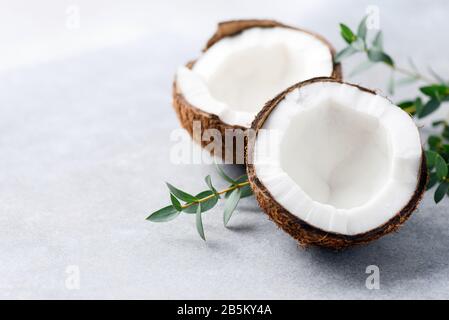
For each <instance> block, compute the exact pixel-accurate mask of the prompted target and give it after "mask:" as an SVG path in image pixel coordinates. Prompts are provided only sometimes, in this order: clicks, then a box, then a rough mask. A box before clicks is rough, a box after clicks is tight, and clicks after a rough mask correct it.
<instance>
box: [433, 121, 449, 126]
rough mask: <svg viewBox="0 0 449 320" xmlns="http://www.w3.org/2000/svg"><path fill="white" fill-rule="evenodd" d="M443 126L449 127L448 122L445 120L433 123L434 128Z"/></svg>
mask: <svg viewBox="0 0 449 320" xmlns="http://www.w3.org/2000/svg"><path fill="white" fill-rule="evenodd" d="M441 125H444V126H447V122H446V121H445V120H437V121H434V122H432V127H438V126H441Z"/></svg>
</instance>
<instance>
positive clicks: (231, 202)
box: [223, 188, 241, 226]
mask: <svg viewBox="0 0 449 320" xmlns="http://www.w3.org/2000/svg"><path fill="white" fill-rule="evenodd" d="M240 197H241V192H240V189H238V188H237V189H234V191H232V193H231V195H230V196H229V198H228V199H227V200H226V204H225V209H224V214H223V223H224V225H225V226H227V224H228V222H229V219H231V216H232V213H233V212H234V210H235V208H236V207H237V204H238V203H239V200H240Z"/></svg>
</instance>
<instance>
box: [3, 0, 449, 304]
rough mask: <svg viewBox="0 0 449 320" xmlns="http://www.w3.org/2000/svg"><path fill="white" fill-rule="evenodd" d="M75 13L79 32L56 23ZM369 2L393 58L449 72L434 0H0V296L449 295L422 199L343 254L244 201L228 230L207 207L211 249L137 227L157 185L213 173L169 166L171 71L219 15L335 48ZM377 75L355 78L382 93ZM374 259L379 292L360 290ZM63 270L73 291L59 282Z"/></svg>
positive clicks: (448, 25) (428, 204)
mask: <svg viewBox="0 0 449 320" xmlns="http://www.w3.org/2000/svg"><path fill="white" fill-rule="evenodd" d="M73 4H76V5H78V6H79V9H80V13H81V24H80V29H79V30H67V29H66V28H65V27H64V23H65V19H66V11H65V10H66V8H67V6H69V5H73ZM368 4H377V5H379V8H380V13H381V27H382V29H384V30H385V35H386V47H387V48H389V51H390V52H391V54H392V55H393V56H394V57H397V59H399V60H400V61H403V62H405V61H406V58H407V56H408V55H412V56H413V57H415V60H416V62H417V64H419V65H421V66H424V67H425V66H426V65H428V64H429V63H431V64H432V65H433V66H434V67H435V69H438V70H441V71H442V73H446V74H449V61H448V60H447V52H448V49H449V46H448V44H447V41H443V37H442V36H443V32H445V31H447V30H448V29H449V20H447V18H446V17H447V14H448V13H449V12H448V11H449V4H448V2H447V1H444V0H442V1H338V2H337V1H310V2H302V1H286V2H284V3H281V1H245V2H242V1H206V0H204V1H195V4H192V3H191V4H184V2H182V1H177V2H174V1H165V2H162V1H161V2H159V4H158V3H157V2H153V1H151V2H149V1H127V2H125V1H99V0H96V1H41V2H39V4H28V3H26V2H25V1H14V2H13V1H8V2H5V1H2V12H1V13H0V21H1V22H0V24H1V28H0V30H1V31H0V40H1V41H0V46H1V48H0V51H1V52H4V54H5V55H4V59H2V62H1V63H0V168H1V170H0V255H1V258H0V297H1V298H58V299H59V298H223V299H238V298H252V299H257V298H270V299H303V298H318V299H326V298H344V299H345V298H374V299H379V298H449V216H448V212H447V211H448V210H447V209H448V204H449V202H448V200H446V202H444V203H443V204H441V205H439V206H434V205H433V202H432V200H431V197H430V195H428V196H427V197H426V198H425V199H424V201H423V203H422V205H421V206H420V210H419V211H418V212H416V213H415V214H414V215H413V216H412V218H411V219H410V221H409V222H408V223H407V224H406V225H405V226H404V228H403V229H402V230H401V232H399V233H397V234H394V235H391V236H387V237H385V238H383V239H381V240H379V241H377V242H375V243H373V244H371V245H368V246H365V247H359V248H354V249H350V250H347V251H344V252H341V253H335V252H331V251H328V250H321V249H309V250H302V249H300V248H298V247H297V245H296V243H295V241H294V240H293V239H291V238H290V237H289V236H287V235H286V234H284V233H283V232H282V231H280V230H278V229H277V228H276V227H275V225H274V224H272V223H271V222H270V221H269V220H268V219H267V218H266V216H265V215H264V214H263V213H261V212H260V210H259V209H258V207H257V204H256V203H255V201H254V200H253V199H252V198H250V199H245V200H244V201H242V203H241V205H240V206H239V209H238V211H237V214H236V215H235V216H234V217H233V219H232V221H231V223H230V227H229V228H228V229H225V228H224V227H223V226H222V217H221V212H222V209H223V208H222V206H221V205H220V206H218V207H217V208H216V209H214V210H212V211H211V212H210V213H209V214H207V215H206V216H205V219H204V223H205V229H206V233H207V236H208V242H207V243H204V242H202V241H201V240H200V239H199V237H198V236H197V234H196V231H195V227H194V220H193V217H192V216H181V217H180V218H178V219H177V220H175V221H173V222H170V223H167V224H151V223H149V222H146V221H144V218H145V217H146V216H147V215H148V214H149V213H150V212H151V210H153V209H156V208H159V207H161V206H163V205H165V204H166V203H167V202H168V198H167V194H168V193H167V191H166V190H165V186H164V181H170V182H172V183H175V184H177V185H178V186H180V187H183V188H185V189H187V190H190V191H192V192H193V191H199V190H200V189H201V188H203V182H202V178H203V177H204V176H205V175H207V174H208V173H211V172H213V168H212V167H211V166H208V165H182V166H180V165H174V164H171V163H170V161H169V151H170V147H171V146H172V145H173V144H172V143H171V142H170V139H169V135H170V132H172V130H173V129H176V128H178V123H177V120H176V117H175V115H174V113H173V111H172V109H171V106H170V104H171V96H170V90H171V81H172V78H173V74H174V72H175V70H176V68H177V66H178V65H180V64H182V63H184V62H186V61H187V60H189V59H191V58H194V57H195V56H197V55H198V53H199V49H200V48H201V47H202V46H203V44H204V42H205V41H206V39H207V38H208V37H209V36H210V35H211V33H212V31H213V30H214V28H215V24H216V22H218V21H220V20H224V19H231V18H245V17H248V18H251V17H258V18H265V17H267V18H275V19H279V20H281V21H284V22H285V23H291V24H295V25H298V26H302V27H305V28H308V29H312V30H314V31H317V32H319V33H321V34H323V35H324V36H326V37H327V38H328V39H329V40H330V41H332V42H333V43H334V44H335V46H336V47H339V48H341V46H342V45H343V43H342V41H341V40H340V39H339V35H338V28H337V24H338V22H340V21H345V22H347V23H348V24H350V25H352V26H354V25H355V24H356V23H357V22H358V20H359V19H360V17H361V16H363V14H364V11H365V8H366V5H368ZM27 6H28V7H27ZM30 6H31V7H30ZM3 8H4V9H5V10H3ZM345 67H347V68H346V69H347V70H348V69H350V66H349V67H348V65H345ZM385 71H386V70H385V69H382V68H381V67H380V68H377V69H375V70H373V71H370V72H369V73H368V74H366V75H364V76H360V77H358V78H355V79H353V81H356V82H359V83H362V84H365V85H369V86H371V87H374V88H378V89H383V88H384V86H383V84H384V83H385V79H386V77H388V75H387V74H386V73H385ZM414 92H415V91H414V89H413V87H409V88H407V89H403V90H401V91H400V92H399V94H398V96H397V97H396V98H395V99H397V98H399V97H401V96H407V95H408V96H410V95H413V94H414ZM443 115H444V114H443ZM229 169H230V170H232V171H239V169H238V168H237V169H235V168H229ZM213 177H214V178H216V176H215V175H213ZM215 180H218V179H215ZM218 184H219V183H218ZM371 264H374V265H378V266H379V268H380V286H381V289H380V290H368V289H367V288H366V287H365V279H366V277H367V275H366V274H365V269H366V267H367V266H368V265H371ZM70 265H75V266H78V267H79V270H80V275H81V281H80V289H79V290H68V289H67V288H66V286H65V281H66V278H67V273H66V268H67V267H68V266H70Z"/></svg>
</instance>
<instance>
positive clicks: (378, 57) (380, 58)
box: [368, 49, 394, 67]
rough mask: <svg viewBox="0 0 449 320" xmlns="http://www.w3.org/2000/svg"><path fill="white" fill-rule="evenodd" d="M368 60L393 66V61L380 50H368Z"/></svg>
mask: <svg viewBox="0 0 449 320" xmlns="http://www.w3.org/2000/svg"><path fill="white" fill-rule="evenodd" d="M368 59H370V60H371V61H372V62H383V63H385V64H387V65H389V66H392V67H393V66H394V62H393V59H392V58H391V57H390V56H389V55H388V54H386V53H385V52H383V51H380V50H374V49H369V50H368Z"/></svg>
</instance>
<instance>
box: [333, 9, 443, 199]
mask: <svg viewBox="0 0 449 320" xmlns="http://www.w3.org/2000/svg"><path fill="white" fill-rule="evenodd" d="M366 21H367V17H365V18H364V19H363V20H362V21H361V22H360V23H359V25H358V28H357V33H354V32H353V31H352V30H351V29H350V28H349V27H348V26H347V25H345V24H343V23H341V24H340V34H341V36H342V38H343V40H344V41H345V42H346V43H347V46H346V47H345V48H344V49H342V50H341V51H339V52H338V53H337V54H336V56H335V62H341V61H343V60H344V59H347V58H349V57H351V56H353V55H354V54H356V53H362V54H365V55H366V58H367V60H366V61H364V62H362V63H361V64H360V65H359V66H358V67H356V68H355V70H354V71H353V72H352V73H351V74H350V75H354V74H356V73H359V72H362V71H365V70H367V69H369V68H370V67H372V66H374V65H376V64H378V63H381V64H384V65H386V66H387V67H389V68H390V69H391V76H390V80H389V82H388V89H389V92H390V93H391V94H394V91H395V87H397V86H400V85H405V84H411V83H414V82H417V81H420V82H423V83H425V85H424V86H421V87H420V88H419V91H420V92H419V95H418V94H417V95H415V97H413V98H411V99H408V100H405V101H402V102H399V103H398V106H399V107H400V108H401V109H403V110H404V111H406V112H408V113H409V114H410V115H411V116H412V117H415V118H418V119H420V118H424V117H426V116H428V115H430V114H431V113H433V112H435V111H436V110H437V109H438V108H439V107H440V106H441V105H442V104H443V103H444V102H447V101H449V82H448V81H447V80H445V79H444V78H443V77H441V76H440V75H439V74H437V73H436V72H435V71H434V70H433V69H432V68H429V73H430V74H431V76H432V77H428V76H426V75H423V74H421V73H420V72H419V70H418V68H417V67H416V65H415V64H414V63H413V60H411V59H409V65H410V68H411V69H407V68H402V67H398V66H397V65H396V64H395V62H394V60H393V59H392V58H391V56H390V55H389V54H387V53H386V52H385V50H384V46H383V34H382V31H380V30H378V31H377V32H376V33H375V34H374V35H372V34H370V32H369V30H368V28H367V25H366ZM396 73H400V74H402V75H403V78H401V79H396ZM433 126H434V127H442V130H441V132H440V134H437V135H431V136H430V137H429V138H428V140H427V144H426V150H425V153H426V157H427V167H428V172H429V177H430V178H429V183H428V185H427V189H428V190H429V189H431V188H433V187H434V186H436V185H438V187H437V188H436V190H435V193H434V200H435V202H436V203H438V202H440V201H441V200H442V199H443V198H444V197H445V195H448V196H449V176H448V175H449V173H448V172H449V169H448V163H449V125H448V123H447V122H446V121H444V120H440V121H436V122H434V123H433Z"/></svg>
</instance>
